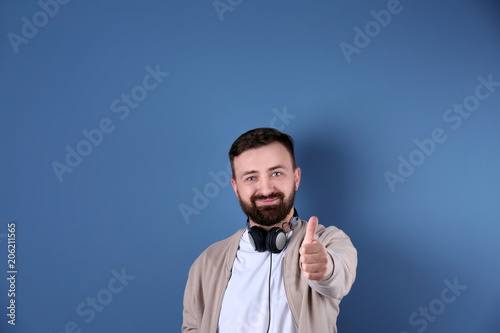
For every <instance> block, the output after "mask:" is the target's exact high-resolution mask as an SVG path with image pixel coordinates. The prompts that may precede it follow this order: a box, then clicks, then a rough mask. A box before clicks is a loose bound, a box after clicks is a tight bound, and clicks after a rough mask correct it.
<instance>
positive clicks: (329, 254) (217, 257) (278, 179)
mask: <svg viewBox="0 0 500 333" xmlns="http://www.w3.org/2000/svg"><path fill="white" fill-rule="evenodd" d="M229 160H230V162H231V168H232V173H233V174H232V179H231V184H232V186H233V189H234V193H235V194H236V197H237V198H238V200H239V202H240V205H241V209H242V210H243V212H244V213H245V215H246V216H247V228H243V229H240V230H238V231H237V232H236V233H235V234H234V235H233V236H231V237H229V238H227V239H225V240H222V241H219V242H217V243H215V244H213V245H211V246H210V247H209V248H208V249H206V250H205V251H204V252H203V253H202V254H201V255H200V256H199V257H198V258H197V259H196V261H195V262H194V263H193V265H192V266H191V269H190V271H189V277H188V281H187V284H186V289H185V293H184V310H183V324H182V332H202V333H208V332H213V333H215V332H218V333H235V332H236V333H238V332H249V333H250V332H251V333H255V332H263V333H264V332H275V333H278V332H286V333H328V332H337V325H336V323H337V316H338V314H339V304H340V301H341V299H342V298H343V297H344V296H345V295H347V293H348V292H349V291H350V289H351V286H352V284H353V283H354V280H355V277H356V267H357V251H356V249H355V248H354V246H353V245H352V243H351V240H350V239H349V237H348V236H347V235H346V234H345V233H344V232H343V231H341V230H340V229H338V228H336V227H333V226H330V227H327V228H325V227H324V226H322V225H320V224H318V219H317V217H315V216H312V217H311V218H310V219H309V221H308V222H306V221H304V220H301V219H299V217H298V213H297V210H296V209H295V207H294V200H295V192H296V191H297V190H298V188H299V184H300V172H301V171H300V168H299V167H297V166H296V164H295V154H294V144H293V139H292V138H291V137H290V136H289V135H287V134H284V133H281V132H280V131H278V130H276V129H273V128H256V129H253V130H250V131H248V132H246V133H244V134H242V135H241V136H240V137H239V138H238V139H236V141H234V143H233V144H232V146H231V149H230V150H229Z"/></svg>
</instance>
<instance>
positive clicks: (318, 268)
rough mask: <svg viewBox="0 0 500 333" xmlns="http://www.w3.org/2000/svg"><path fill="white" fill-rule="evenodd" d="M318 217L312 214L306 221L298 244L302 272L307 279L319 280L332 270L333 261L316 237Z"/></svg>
mask: <svg viewBox="0 0 500 333" xmlns="http://www.w3.org/2000/svg"><path fill="white" fill-rule="evenodd" d="M317 227H318V218H317V217H316V216H312V217H311V218H310V219H309V222H307V231H306V236H305V237H304V240H303V241H302V245H301V246H300V251H299V252H300V266H301V267H302V273H303V274H304V276H305V277H306V278H307V279H309V280H314V281H319V280H322V279H324V278H325V277H326V276H327V273H330V274H331V272H332V270H333V262H332V259H331V258H330V256H329V255H328V252H327V251H326V248H325V246H324V245H323V244H321V243H320V242H319V241H318V240H317V239H316V238H315V234H316V228H317Z"/></svg>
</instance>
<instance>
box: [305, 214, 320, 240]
mask: <svg viewBox="0 0 500 333" xmlns="http://www.w3.org/2000/svg"><path fill="white" fill-rule="evenodd" d="M317 227H318V218H317V217H316V216H311V218H310V219H309V222H307V231H306V236H305V237H304V241H303V242H302V245H304V244H309V243H312V241H313V240H314V235H315V234H316V228H317Z"/></svg>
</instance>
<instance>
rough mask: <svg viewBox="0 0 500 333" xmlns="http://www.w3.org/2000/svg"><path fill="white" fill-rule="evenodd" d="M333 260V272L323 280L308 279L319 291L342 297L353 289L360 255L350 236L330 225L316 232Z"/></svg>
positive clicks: (337, 297)
mask: <svg viewBox="0 0 500 333" xmlns="http://www.w3.org/2000/svg"><path fill="white" fill-rule="evenodd" d="M316 236H317V239H318V241H319V242H320V243H322V244H323V245H324V246H325V247H326V250H327V252H328V254H329V255H330V257H331V259H332V261H333V273H332V274H331V275H330V276H327V277H326V278H325V279H323V280H321V281H310V280H307V283H308V284H309V286H310V287H311V288H312V289H314V290H315V291H317V292H318V293H320V294H322V295H324V296H326V297H330V298H335V299H338V300H340V299H342V298H343V297H344V296H345V295H347V294H348V293H349V291H350V290H351V286H352V284H353V283H354V280H355V279H356V267H357V265H358V255H357V251H356V248H354V246H353V245H352V242H351V240H350V239H349V237H348V236H347V235H346V234H345V233H344V232H343V231H342V230H340V229H337V228H335V227H328V228H325V229H323V230H321V231H320V232H318V233H317V234H316Z"/></svg>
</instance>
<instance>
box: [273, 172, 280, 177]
mask: <svg viewBox="0 0 500 333" xmlns="http://www.w3.org/2000/svg"><path fill="white" fill-rule="evenodd" d="M273 176H274V177H276V176H281V172H279V171H275V172H273Z"/></svg>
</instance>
